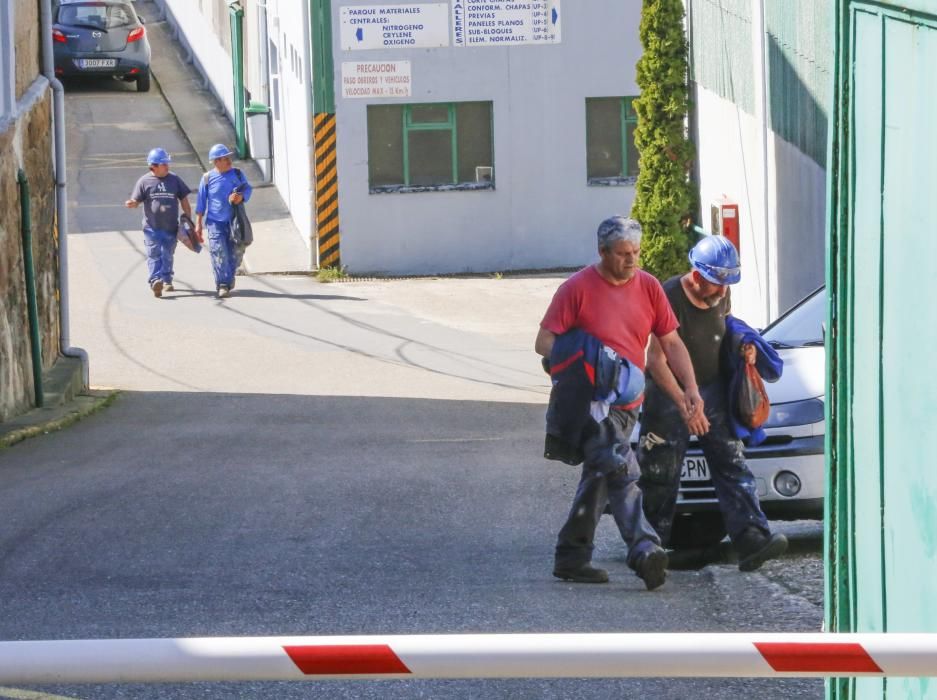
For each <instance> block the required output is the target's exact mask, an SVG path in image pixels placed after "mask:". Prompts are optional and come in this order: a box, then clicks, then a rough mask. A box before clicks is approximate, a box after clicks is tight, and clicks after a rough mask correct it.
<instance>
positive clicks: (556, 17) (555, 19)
mask: <svg viewBox="0 0 937 700" xmlns="http://www.w3.org/2000/svg"><path fill="white" fill-rule="evenodd" d="M551 14H552V17H551V19H552V20H553V24H556V23H557V22H558V21H559V19H560V13H559V12H557V11H556V8H555V7H554V8H553V12H552V13H551ZM358 31H359V32H360V31H361V30H360V29H359V30H358Z"/></svg>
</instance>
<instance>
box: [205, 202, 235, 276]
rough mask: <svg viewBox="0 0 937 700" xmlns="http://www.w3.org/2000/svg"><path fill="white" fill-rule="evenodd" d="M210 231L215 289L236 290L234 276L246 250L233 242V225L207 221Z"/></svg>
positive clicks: (209, 247)
mask: <svg viewBox="0 0 937 700" xmlns="http://www.w3.org/2000/svg"><path fill="white" fill-rule="evenodd" d="M205 228H206V229H207V230H208V252H209V253H210V254H211V270H212V273H214V275H215V289H218V288H219V287H227V288H228V289H234V275H235V273H236V272H237V269H238V267H240V265H241V260H242V259H243V257H244V249H243V248H242V247H241V246H238V245H235V244H234V243H232V242H231V224H230V222H228V221H212V220H211V219H208V220H206V221H205Z"/></svg>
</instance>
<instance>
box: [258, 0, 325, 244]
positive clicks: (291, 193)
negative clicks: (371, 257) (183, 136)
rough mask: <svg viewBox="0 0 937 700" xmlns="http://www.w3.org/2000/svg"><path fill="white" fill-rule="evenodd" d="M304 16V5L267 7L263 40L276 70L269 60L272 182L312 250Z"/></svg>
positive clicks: (289, 0) (292, 1) (279, 1)
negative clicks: (265, 38) (271, 48)
mask: <svg viewBox="0 0 937 700" xmlns="http://www.w3.org/2000/svg"><path fill="white" fill-rule="evenodd" d="M308 12H309V8H308V2H296V0H269V2H268V3H267V35H268V37H269V44H272V45H273V46H274V47H275V52H276V65H275V66H274V65H273V63H272V59H271V68H270V71H271V75H270V92H271V100H270V107H271V114H270V118H271V122H270V128H271V135H272V137H273V149H272V150H273V156H274V159H273V181H274V184H275V185H276V187H277V190H278V191H279V192H280V196H281V197H282V198H283V201H284V202H285V203H286V205H287V207H289V210H290V214H291V216H292V218H293V222H294V223H295V224H296V228H297V229H299V231H300V233H301V234H302V239H303V241H304V242H306V243H307V244H309V245H311V240H312V238H313V232H314V229H315V222H314V220H313V218H314V217H313V199H314V195H313V192H314V185H313V172H312V162H313V149H312V77H311V61H310V60H309V14H308ZM268 52H269V49H268ZM274 68H275V69H276V73H275V74H274V73H273V70H274Z"/></svg>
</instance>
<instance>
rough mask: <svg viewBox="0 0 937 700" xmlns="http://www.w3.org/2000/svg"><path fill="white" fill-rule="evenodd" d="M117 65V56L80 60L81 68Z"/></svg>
mask: <svg viewBox="0 0 937 700" xmlns="http://www.w3.org/2000/svg"><path fill="white" fill-rule="evenodd" d="M116 65H117V59H116V58H82V59H79V61H78V66H79V67H80V68H113V67H114V66H116Z"/></svg>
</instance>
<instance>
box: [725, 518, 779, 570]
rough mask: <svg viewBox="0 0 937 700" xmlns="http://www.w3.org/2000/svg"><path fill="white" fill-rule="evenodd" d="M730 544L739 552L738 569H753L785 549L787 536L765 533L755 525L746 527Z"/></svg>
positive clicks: (777, 555)
mask: <svg viewBox="0 0 937 700" xmlns="http://www.w3.org/2000/svg"><path fill="white" fill-rule="evenodd" d="M732 544H733V545H735V550H736V551H737V552H738V554H739V571H754V570H755V569H757V568H759V567H760V566H761V565H762V564H764V563H765V562H766V561H768V560H769V559H774V558H776V557H779V556H781V555H782V554H784V552H786V551H787V538H786V537H785V536H784V535H782V534H779V533H776V534H774V535H771V534H768V535H766V534H765V533H763V532H762V531H761V530H759V529H758V528H757V527H749V528H746V529H745V531H744V532H742V534H741V535H739V536H738V538H737V539H736V541H735V542H733V543H732Z"/></svg>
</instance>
